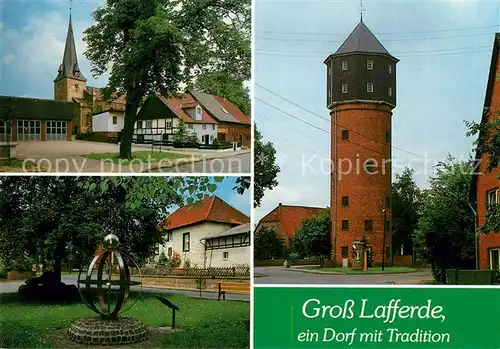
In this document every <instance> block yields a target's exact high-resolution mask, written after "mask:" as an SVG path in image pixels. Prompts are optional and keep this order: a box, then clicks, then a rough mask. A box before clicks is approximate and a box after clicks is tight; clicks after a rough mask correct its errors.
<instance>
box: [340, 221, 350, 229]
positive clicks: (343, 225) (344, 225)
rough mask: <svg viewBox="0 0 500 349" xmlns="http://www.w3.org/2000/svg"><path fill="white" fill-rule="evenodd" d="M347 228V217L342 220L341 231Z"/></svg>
mask: <svg viewBox="0 0 500 349" xmlns="http://www.w3.org/2000/svg"><path fill="white" fill-rule="evenodd" d="M348 230H349V221H348V220H347V219H344V220H343V221H342V231H348Z"/></svg>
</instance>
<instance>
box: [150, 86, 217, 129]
mask: <svg viewBox="0 0 500 349" xmlns="http://www.w3.org/2000/svg"><path fill="white" fill-rule="evenodd" d="M158 98H159V99H160V100H161V101H162V102H163V103H165V104H166V105H167V106H168V107H169V108H170V110H172V111H173V112H174V114H175V115H177V116H178V117H180V118H181V119H182V120H184V122H186V123H198V124H216V123H217V121H215V119H214V118H212V117H211V116H210V114H209V113H208V112H207V111H206V110H205V108H203V106H202V109H203V113H202V114H201V120H195V119H193V118H192V117H191V115H189V114H188V113H187V112H186V111H185V110H184V109H182V107H183V106H184V105H185V104H187V103H194V105H196V104H198V102H196V100H195V99H194V98H193V97H192V96H191V95H190V94H187V93H186V94H185V95H184V97H183V98H182V99H177V98H165V97H163V96H158Z"/></svg>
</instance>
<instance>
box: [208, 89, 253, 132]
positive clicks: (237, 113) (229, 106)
mask: <svg viewBox="0 0 500 349" xmlns="http://www.w3.org/2000/svg"><path fill="white" fill-rule="evenodd" d="M214 97H215V99H216V100H217V102H219V103H220V104H221V105H222V106H223V107H224V108H225V109H226V110H227V111H228V112H229V114H231V115H232V116H234V117H235V118H236V119H238V121H239V122H241V123H244V124H247V125H251V124H252V123H251V121H250V118H249V117H248V116H246V115H245V114H243V112H242V111H241V110H240V108H238V107H237V106H236V105H235V104H233V103H231V102H230V101H228V100H227V99H225V98H222V97H219V96H214Z"/></svg>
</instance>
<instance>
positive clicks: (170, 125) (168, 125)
mask: <svg viewBox="0 0 500 349" xmlns="http://www.w3.org/2000/svg"><path fill="white" fill-rule="evenodd" d="M167 128H172V120H168V121H167Z"/></svg>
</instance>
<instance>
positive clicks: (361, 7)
mask: <svg viewBox="0 0 500 349" xmlns="http://www.w3.org/2000/svg"><path fill="white" fill-rule="evenodd" d="M360 3H361V6H360V9H359V12H360V13H361V22H363V12H365V9H364V8H363V0H360Z"/></svg>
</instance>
